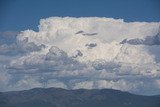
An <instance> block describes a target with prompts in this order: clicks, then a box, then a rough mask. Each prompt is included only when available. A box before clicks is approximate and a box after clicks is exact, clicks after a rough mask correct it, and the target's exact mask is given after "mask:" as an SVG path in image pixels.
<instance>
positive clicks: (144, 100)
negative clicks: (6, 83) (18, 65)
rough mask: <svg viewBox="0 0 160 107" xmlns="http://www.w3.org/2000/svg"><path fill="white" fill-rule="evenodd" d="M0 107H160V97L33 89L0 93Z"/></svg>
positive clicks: (103, 90) (58, 89) (105, 90)
mask: <svg viewBox="0 0 160 107" xmlns="http://www.w3.org/2000/svg"><path fill="white" fill-rule="evenodd" d="M0 107H160V96H141V95H134V94H130V93H128V92H122V91H118V90H112V89H101V90H98V89H92V90H86V89H78V90H65V89H60V88H47V89H44V88H34V89H31V90H24V91H12V92H1V93H0Z"/></svg>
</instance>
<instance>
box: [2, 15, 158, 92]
mask: <svg viewBox="0 0 160 107" xmlns="http://www.w3.org/2000/svg"><path fill="white" fill-rule="evenodd" d="M159 26H160V23H159V22H150V23H148V22H124V21H123V20H122V19H112V18H98V17H88V18H73V17H64V18H61V17H50V18H47V19H41V20H40V25H39V31H38V32H36V31H33V30H25V31H22V32H21V33H20V34H18V36H17V39H16V42H15V43H14V46H13V47H12V45H4V44H3V45H1V46H0V49H1V50H0V52H1V55H5V53H7V52H10V51H11V52H13V54H6V57H11V58H10V60H7V61H6V62H5V63H4V62H3V63H2V62H1V63H0V65H1V73H3V75H6V78H5V79H3V78H4V77H0V80H3V81H6V84H2V82H0V85H1V86H3V88H0V90H1V91H6V90H21V89H29V88H34V87H52V86H54V87H61V88H67V89H77V88H87V89H94V88H98V89H101V88H111V89H118V90H123V91H129V92H133V93H137V94H157V93H160V91H158V90H159V89H160V86H159V84H160V82H159V81H160V79H159V77H160V63H159V62H160V57H159V52H160V50H159V49H160V45H159V42H158V40H159V39H160V38H159V37H160V36H159ZM155 38H158V39H155ZM15 50H16V52H14V51H15ZM2 69H3V71H2Z"/></svg>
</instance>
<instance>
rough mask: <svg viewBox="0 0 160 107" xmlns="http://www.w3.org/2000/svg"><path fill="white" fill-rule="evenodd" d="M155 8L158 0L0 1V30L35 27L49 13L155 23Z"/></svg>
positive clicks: (158, 7)
mask: <svg viewBox="0 0 160 107" xmlns="http://www.w3.org/2000/svg"><path fill="white" fill-rule="evenodd" d="M159 11H160V1H159V0H1V1H0V31H11V30H12V31H22V30H25V29H34V30H38V27H37V25H38V24H39V20H40V19H42V18H48V17H51V16H60V17H63V16H72V17H94V16H97V17H111V18H122V19H124V20H125V21H127V22H134V21H140V22H143V21H147V22H157V21H160V12H159Z"/></svg>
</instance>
